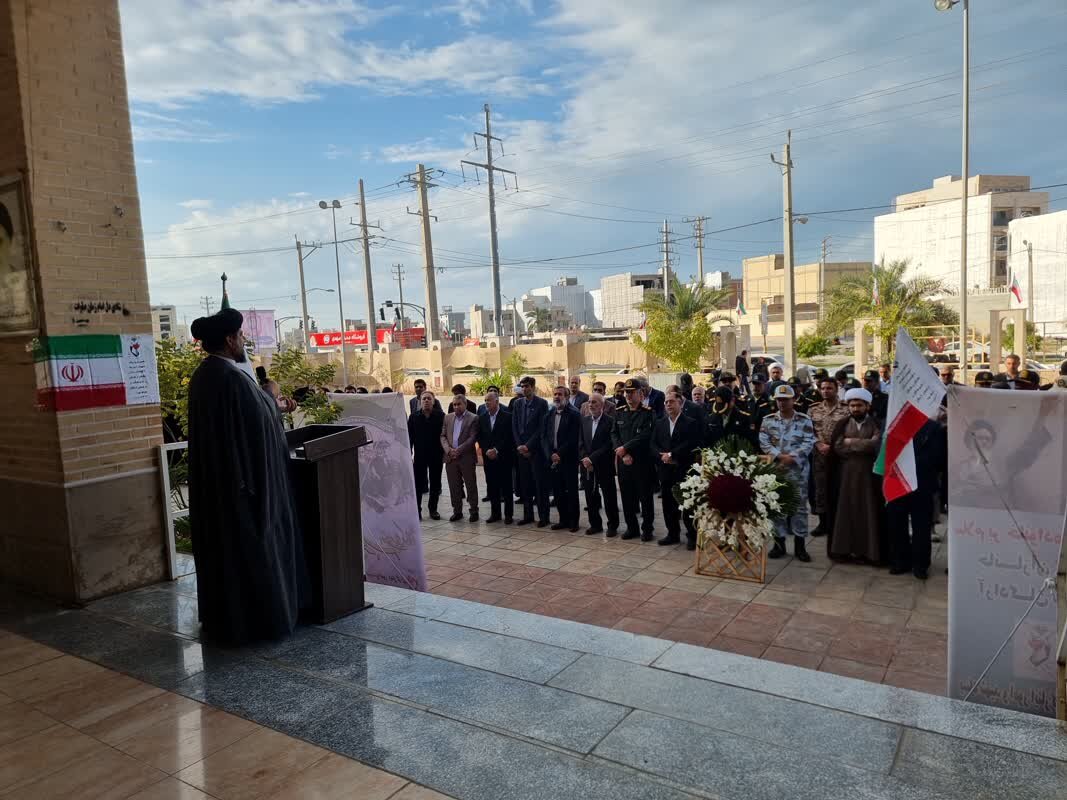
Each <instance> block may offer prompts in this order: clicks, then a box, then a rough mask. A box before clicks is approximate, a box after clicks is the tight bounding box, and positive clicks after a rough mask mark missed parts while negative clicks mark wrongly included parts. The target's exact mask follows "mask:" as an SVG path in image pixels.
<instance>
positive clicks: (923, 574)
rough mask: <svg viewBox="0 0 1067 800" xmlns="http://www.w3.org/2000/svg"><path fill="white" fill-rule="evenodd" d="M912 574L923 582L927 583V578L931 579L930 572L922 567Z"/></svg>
mask: <svg viewBox="0 0 1067 800" xmlns="http://www.w3.org/2000/svg"><path fill="white" fill-rule="evenodd" d="M911 574H912V575H914V576H915V577H916V578H918V579H919V580H921V581H925V580H926V579H927V578H929V577H930V573H929V571H928V570H925V569H923V568H922V567H916V568H915V569H913V570H912V571H911Z"/></svg>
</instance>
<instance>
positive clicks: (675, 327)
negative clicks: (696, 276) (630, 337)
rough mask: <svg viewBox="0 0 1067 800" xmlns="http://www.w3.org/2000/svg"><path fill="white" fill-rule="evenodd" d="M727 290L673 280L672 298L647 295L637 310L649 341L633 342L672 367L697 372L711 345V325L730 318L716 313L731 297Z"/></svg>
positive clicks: (640, 339)
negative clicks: (703, 356)
mask: <svg viewBox="0 0 1067 800" xmlns="http://www.w3.org/2000/svg"><path fill="white" fill-rule="evenodd" d="M729 293H730V292H729V290H728V289H709V288H708V287H706V286H703V285H701V284H693V285H685V284H682V283H680V282H679V281H678V279H677V278H674V277H672V278H671V295H670V298H666V297H664V296H663V295H662V294H658V293H646V295H645V299H644V300H642V301H641V302H640V303H638V304H637V305H636V306H634V308H636V309H637V310H638V311H640V312H642V313H643V314H644V315H645V324H644V328H645V334H646V338H645V339H642V338H641V337H640V336H635V337H634V341H635V342H636V343H637V344H638V345H639V346H640V347H642V348H644V349H645V350H646V351H647V352H648V353H650V354H651V355H653V356H655V357H656V358H661V359H663V360H664V361H667V362H668V363H669V364H670V365H671V366H672V368H676V369H684V370H689V371H692V370H695V369H697V368H698V367H699V366H700V357H701V355H702V354H703V353H704V351H705V350H707V349H708V346H709V345H710V344H711V341H712V338H713V335H714V334H713V333H712V330H711V323H712V322H716V321H718V320H724V319H728V316H727V315H725V314H715V311H716V310H718V309H720V308H721V307H722V304H723V301H724V300H726V298H727V297H728V296H729Z"/></svg>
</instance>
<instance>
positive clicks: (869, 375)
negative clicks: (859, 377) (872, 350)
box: [863, 369, 882, 381]
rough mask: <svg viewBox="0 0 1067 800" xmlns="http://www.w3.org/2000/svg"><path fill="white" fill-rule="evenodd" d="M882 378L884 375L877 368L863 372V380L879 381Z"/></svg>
mask: <svg viewBox="0 0 1067 800" xmlns="http://www.w3.org/2000/svg"><path fill="white" fill-rule="evenodd" d="M881 379H882V376H881V375H879V374H878V370H876V369H869V370H867V371H866V372H864V373H863V380H865V381H879V380H881Z"/></svg>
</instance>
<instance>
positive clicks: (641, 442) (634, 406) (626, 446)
mask: <svg viewBox="0 0 1067 800" xmlns="http://www.w3.org/2000/svg"><path fill="white" fill-rule="evenodd" d="M623 392H624V393H625V396H626V406H625V407H624V408H621V409H619V410H618V411H617V412H616V413H615V419H614V420H612V427H611V446H612V447H614V448H615V457H616V459H618V460H617V461H616V468H617V469H618V472H619V491H620V492H621V494H622V513H623V517H624V518H625V519H626V532H625V533H623V535H622V536H621V537H619V538H621V539H636V538H637V537H638V536H640V537H641V541H642V542H651V541H652V528H653V525H654V520H655V515H656V510H655V507H654V506H653V503H652V489H653V483H654V482H655V480H656V477H655V471H654V466H653V464H652V460H651V457H650V456H649V450H648V446H649V442H650V441H651V439H652V428H653V427H654V426H655V419H656V417H655V414H654V413H653V412H652V410H651V409H650V408H648V406H646V405H645V404H644V402H643V401H644V397H643V394H642V393H643V384H642V383H641V380H640V379H638V378H630V379H628V380H627V381H626V384H625V385H624V387H623ZM638 506H640V508H641V526H640V533H639V532H638V530H639V529H638V523H637V509H638Z"/></svg>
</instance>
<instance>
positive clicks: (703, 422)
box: [667, 383, 708, 431]
mask: <svg viewBox="0 0 1067 800" xmlns="http://www.w3.org/2000/svg"><path fill="white" fill-rule="evenodd" d="M671 392H678V394H680V395H681V396H682V413H683V414H685V415H686V416H687V417H689V418H690V419H693V420H695V421H696V423H697V425H699V426H700V430H701V431H703V430H704V428H705V427H706V426H707V424H708V412H707V409H706V408H704V404H703V403H697V402H695V401H693V400H686V399H685V392H683V391H682V387H681V386H679V385H678V384H676V383H672V384H671V385H670V386H668V387H667V394H670V393H671Z"/></svg>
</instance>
